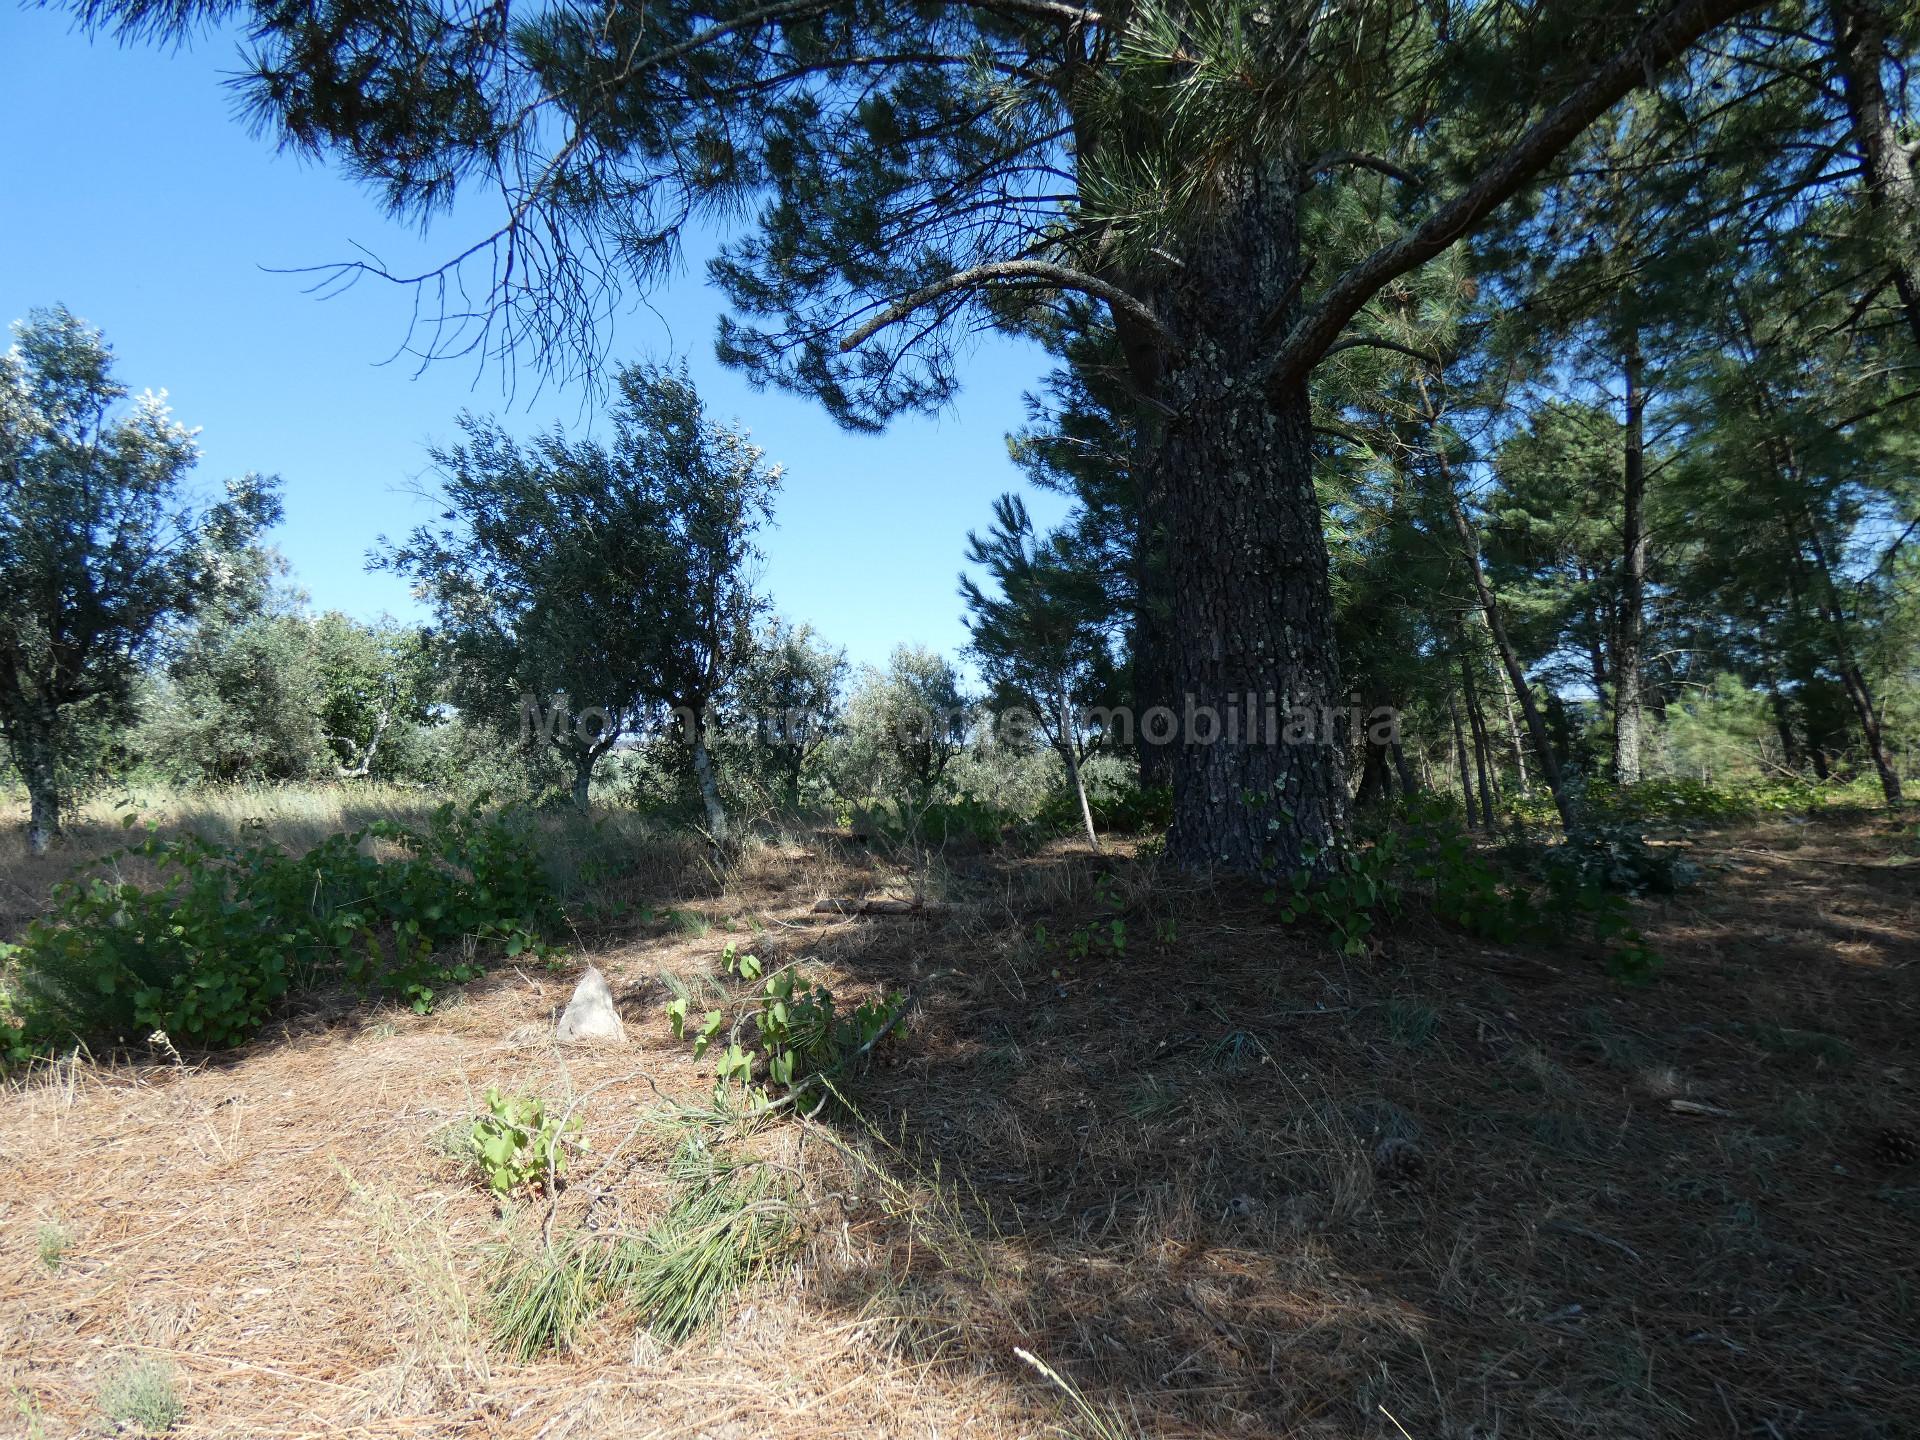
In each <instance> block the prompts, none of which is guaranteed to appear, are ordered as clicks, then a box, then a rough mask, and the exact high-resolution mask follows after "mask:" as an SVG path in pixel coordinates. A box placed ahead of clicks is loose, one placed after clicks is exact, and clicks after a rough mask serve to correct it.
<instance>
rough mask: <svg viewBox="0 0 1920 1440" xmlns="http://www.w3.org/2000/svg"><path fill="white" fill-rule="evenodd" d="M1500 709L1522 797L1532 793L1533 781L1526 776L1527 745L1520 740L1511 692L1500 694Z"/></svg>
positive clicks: (1518, 722)
mask: <svg viewBox="0 0 1920 1440" xmlns="http://www.w3.org/2000/svg"><path fill="white" fill-rule="evenodd" d="M1500 708H1501V709H1502V710H1503V711H1504V712H1505V713H1506V718H1507V744H1508V745H1509V746H1511V747H1512V749H1513V773H1514V776H1515V779H1516V780H1517V782H1518V783H1519V786H1520V793H1521V794H1522V795H1531V794H1532V793H1533V781H1532V780H1531V779H1530V778H1529V777H1528V775H1527V743H1526V741H1524V740H1522V739H1521V738H1520V720H1519V717H1518V716H1516V715H1515V714H1514V710H1513V691H1512V690H1510V689H1508V690H1502V691H1501V692H1500Z"/></svg>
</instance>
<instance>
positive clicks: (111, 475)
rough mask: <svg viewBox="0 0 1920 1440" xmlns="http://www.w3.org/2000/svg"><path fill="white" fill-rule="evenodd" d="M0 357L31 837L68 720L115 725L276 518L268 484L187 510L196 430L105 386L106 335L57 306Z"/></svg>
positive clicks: (43, 828)
mask: <svg viewBox="0 0 1920 1440" xmlns="http://www.w3.org/2000/svg"><path fill="white" fill-rule="evenodd" d="M13 333H14V344H13V346H12V348H11V349H9V350H8V351H7V352H6V353H5V354H4V355H0V731H4V733H5V736H6V741H7V748H8V751H9V752H10V754H11V755H12V757H13V761H14V764H15V765H16V766H17V767H18V769H19V771H20V775H21V778H22V779H23V780H24V781H25V783H26V787H27V792H28V796H29V802H30V810H31V814H30V819H29V821H28V825H27V841H28V844H29V846H30V847H31V848H32V849H33V850H34V851H35V852H36V853H38V852H41V851H44V850H45V849H46V848H47V846H48V845H49V843H51V841H52V839H53V837H54V836H55V835H56V834H57V833H58V832H59V829H60V812H61V804H62V798H63V795H62V791H63V780H64V775H65V772H66V769H67V766H68V763H69V761H70V760H71V758H72V751H73V744H72V742H73V735H74V727H75V724H76V721H77V720H78V719H79V718H81V717H82V716H83V715H84V716H90V717H92V718H96V719H97V718H98V717H100V716H102V715H111V716H113V717H115V718H123V717H124V716H125V714H126V711H127V707H128V704H129V701H130V700H131V698H132V695H133V690H134V684H135V681H136V680H137V679H138V677H139V676H140V674H141V671H142V669H143V668H144V667H145V666H146V665H147V664H148V663H149V661H150V660H151V659H152V658H153V656H154V654H155V651H156V649H157V647H158V646H159V644H160V642H161V639H162V638H163V636H164V635H165V634H166V633H167V632H168V631H169V629H170V628H172V627H177V626H178V625H180V624H181V623H183V622H184V621H185V620H187V619H188V618H190V617H191V616H193V615H194V614H195V613H196V612H198V611H199V610H200V609H201V608H202V607H203V606H205V605H207V604H208V603H209V602H210V601H212V600H214V599H215V598H216V597H218V596H220V595H221V594H223V593H224V592H226V591H228V590H230V589H231V588H232V587H233V586H234V585H235V584H237V583H239V581H240V580H241V578H242V572H243V568H244V567H243V566H242V564H241V563H240V559H239V557H240V556H241V555H242V554H243V552H244V551H245V550H246V549H247V547H248V546H249V545H250V544H251V543H252V541H253V538H254V536H255V535H257V534H258V533H259V532H260V531H261V530H262V529H263V528H264V527H266V526H267V525H270V524H272V523H273V522H274V521H275V520H277V519H278V518H279V514H280V507H279V501H278V499H277V497H276V492H275V483H274V482H273V481H271V480H267V479H263V478H261V477H259V476H253V475H249V476H247V477H246V478H244V479H240V480H233V481H229V482H228V483H227V486H226V495H225V498H223V499H221V500H218V501H215V502H213V503H211V504H196V503H195V502H194V500H193V499H192V497H191V496H190V495H189V493H188V491H187V480H188V477H189V475H190V474H191V472H192V470H193V467H194V465H195V463H196V461H197V460H198V458H199V451H198V448H197V447H196V446H195V444H194V440H193V432H192V431H191V430H189V429H188V428H187V427H186V426H184V425H182V424H180V423H179V422H178V421H176V420H175V419H174V418H173V415H172V412H171V411H170V410H169V409H168V408H167V403H166V396H165V394H164V392H162V393H160V394H155V393H154V392H152V391H146V392H144V393H142V394H141V395H139V396H137V397H132V396H130V394H129V391H128V389H127V387H126V386H125V385H123V384H121V383H120V382H119V381H118V380H117V379H115V378H114V373H113V352H112V351H111V350H110V349H109V348H108V345H107V342H106V339H105V337H104V336H103V335H102V334H101V333H100V332H99V331H98V330H95V329H93V328H91V327H90V326H88V325H86V324H85V323H84V322H82V321H81V320H79V319H76V318H75V317H74V316H73V315H72V314H70V313H68V312H67V311H66V310H64V309H58V308H56V309H52V310H37V311H34V312H33V313H32V314H31V315H30V316H29V317H28V318H27V319H26V320H24V321H22V322H19V323H17V324H16V325H15V326H14V331H13Z"/></svg>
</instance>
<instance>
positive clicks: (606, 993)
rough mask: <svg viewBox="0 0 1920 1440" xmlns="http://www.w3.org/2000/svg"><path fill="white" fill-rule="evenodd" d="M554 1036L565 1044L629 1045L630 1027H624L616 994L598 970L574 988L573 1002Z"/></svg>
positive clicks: (593, 969)
mask: <svg viewBox="0 0 1920 1440" xmlns="http://www.w3.org/2000/svg"><path fill="white" fill-rule="evenodd" d="M553 1035H554V1038H555V1039H556V1040H558V1041H560V1042H561V1043H562V1044H568V1043H589V1044H591V1043H602V1044H614V1045H624V1044H625V1043H626V1040H627V1027H626V1026H625V1025H623V1024H621V1023H620V1012H619V1011H618V1010H616V1009H615V1008H614V1005H613V991H612V990H611V989H610V988H608V985H607V977H606V976H604V975H602V974H601V973H600V971H599V969H598V968H597V967H595V966H592V965H589V966H588V967H587V973H586V974H584V975H582V976H581V977H580V983H579V984H578V985H576V986H574V987H573V998H572V999H571V1000H569V1001H568V1002H567V1008H566V1009H565V1010H563V1011H561V1012H560V1020H559V1022H558V1023H557V1024H556V1025H555V1026H554V1027H553Z"/></svg>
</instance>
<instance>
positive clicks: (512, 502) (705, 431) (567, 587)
mask: <svg viewBox="0 0 1920 1440" xmlns="http://www.w3.org/2000/svg"><path fill="white" fill-rule="evenodd" d="M610 422H611V434H610V436H609V438H608V439H607V440H605V441H604V442H603V441H600V440H596V439H585V440H571V439H569V438H567V436H566V435H564V434H563V433H561V432H560V431H559V430H557V429H556V430H551V431H548V432H546V433H544V434H542V435H539V436H536V437H535V438H534V439H532V440H531V441H528V442H525V443H522V442H519V441H516V440H515V439H513V438H512V437H511V436H509V435H508V434H507V433H506V431H505V430H504V429H502V428H501V426H500V425H499V424H498V423H497V422H496V421H493V420H489V419H482V418H480V417H477V416H473V415H463V416H462V417H461V419H460V422H459V423H460V428H461V431H462V433H463V434H464V436H465V439H464V440H463V441H462V442H460V443H458V444H454V445H450V446H442V447H438V448H436V449H435V450H434V451H433V452H432V455H433V460H434V463H435V465H436V467H437V468H438V471H439V475H440V487H439V491H438V495H437V498H438V500H439V502H440V503H441V504H442V506H443V507H444V508H443V510H442V513H441V523H440V524H439V525H437V526H434V525H428V526H422V527H420V528H419V529H417V530H415V531H414V532H413V534H412V535H411V536H410V537H409V538H408V539H407V540H406V541H405V542H404V543H401V544H389V545H386V546H385V547H384V548H383V549H382V550H381V551H380V552H379V554H378V555H377V558H376V560H375V562H374V563H375V564H376V565H378V566H380V567H382V568H386V569H390V570H394V571H396V572H398V573H400V574H403V575H406V576H409V577H410V578H411V579H412V581H413V583H414V587H415V591H416V593H417V594H418V595H419V596H420V598H421V599H422V600H423V601H425V603H426V604H427V605H428V606H429V607H430V608H431V609H432V611H433V614H434V617H435V624H434V628H433V637H432V638H433V643H434V645H435V647H436V649H437V650H438V652H439V659H440V664H441V665H442V667H443V668H444V671H445V673H446V675H447V678H448V685H449V690H450V696H451V698H452V699H453V701H454V703H455V704H457V705H458V706H459V707H460V708H461V710H462V711H463V712H465V714H466V715H467V716H468V717H469V718H470V719H473V720H476V721H479V722H482V723H490V724H492V725H494V726H497V727H499V728H500V729H503V730H505V729H510V728H511V727H512V726H514V725H516V724H517V725H518V726H519V728H520V733H521V736H522V739H523V740H524V741H526V742H527V743H528V744H529V745H532V746H536V747H539V746H544V747H550V748H551V749H552V750H553V751H555V752H557V753H558V754H559V755H560V756H561V757H562V758H563V759H564V760H565V761H566V763H567V765H568V768H569V770H570V771H571V775H572V790H573V798H574V801H575V803H576V804H577V805H579V806H580V807H581V808H582V809H584V808H585V807H586V805H587V800H588V787H589V784H590V782H591V780H592V777H593V772H594V768H595V767H596V766H597V765H598V764H599V762H600V760H601V759H602V758H603V757H604V756H605V755H606V754H607V753H608V752H609V751H610V750H612V749H613V747H614V746H615V745H616V744H617V743H618V742H619V741H620V740H621V738H622V737H623V736H627V735H630V734H632V733H634V732H636V731H638V730H641V729H655V728H659V727H663V726H665V725H667V724H668V723H670V722H672V723H677V724H678V726H679V733H680V739H681V741H682V746H683V753H684V754H685V756H686V757H687V760H688V762H689V763H690V765H691V767H692V769H693V771H694V774H695V776H696V778H697V780H698V783H699V786H700V790H701V794H702V796H703V798H704V800H705V801H706V805H707V818H708V825H709V829H710V830H711V831H712V832H713V834H714V837H715V838H716V839H717V840H718V839H723V838H724V837H725V833H726V816H725V813H724V810H723V808H722V807H721V805H720V803H719V792H718V789H717V786H716V785H715V784H714V780H713V775H712V763H711V759H710V756H709V753H708V749H707V744H708V735H707V729H708V724H709V711H710V710H711V708H712V707H713V706H714V705H715V704H716V703H717V702H718V701H719V700H720V698H721V697H722V696H723V694H724V693H725V690H726V687H727V685H728V683H729V682H730V680H731V679H732V677H733V675H734V673H735V671H736V670H737V668H738V667H739V665H740V663H741V661H742V659H743V657H744V656H745V655H746V654H747V653H748V650H749V646H750V643H751V639H752V626H753V621H754V618H755V616H756V615H757V614H758V613H759V611H760V609H761V602H760V601H759V600H758V599H757V598H756V596H755V594H754V591H753V567H754V564H755V562H756V561H757V558H758V552H757V551H756V550H755V549H754V546H753V540H752V537H753V534H754V532H755V531H756V530H757V529H758V528H759V527H760V526H761V525H762V524H763V523H764V522H765V520H766V518H767V515H768V507H769V505H770V503H771V499H772V495H773V491H774V489H775V488H776V487H777V485H778V484H779V478H780V472H779V469H778V467H776V466H771V465H769V464H767V463H766V459H765V457H764V455H763V454H762V452H761V451H760V450H759V448H758V447H757V446H755V445H753V444H752V442H751V441H750V440H748V438H747V437H746V435H745V434H744V432H742V431H740V430H738V429H735V428H733V427H731V426H728V425H724V424H720V423H718V422H716V421H714V420H713V419H712V418H710V417H709V416H708V415H707V413H706V410H705V407H704V406H703V405H702V403H701V401H700V397H699V395H698V394H697V393H696V391H695V390H694V387H693V385H692V383H691V382H690V381H689V380H688V379H687V377H686V374H685V372H684V371H674V370H668V369H662V368H659V367H653V366H638V367H631V368H628V369H626V370H623V371H622V372H621V373H620V375H619V378H618V397H617V400H616V402H615V404H614V407H613V410H612V414H611V416H610Z"/></svg>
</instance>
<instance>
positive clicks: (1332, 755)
mask: <svg viewBox="0 0 1920 1440" xmlns="http://www.w3.org/2000/svg"><path fill="white" fill-rule="evenodd" d="M1222 184H1223V186H1227V187H1230V188H1231V190H1232V191H1233V193H1232V194H1231V196H1230V198H1229V199H1228V200H1227V201H1226V202H1225V203H1224V204H1223V206H1222V207H1221V211H1220V213H1219V218H1218V220H1217V222H1216V223H1215V224H1214V225H1212V226H1210V227H1208V229H1206V230H1205V231H1202V232H1200V233H1198V234H1197V235H1195V237H1194V238H1193V239H1192V240H1191V241H1190V242H1189V243H1188V244H1186V245H1185V246H1183V247H1182V253H1181V254H1180V255H1179V256H1178V257H1177V258H1178V261H1179V267H1178V271H1177V279H1176V280H1175V281H1173V282H1170V284H1169V289H1168V293H1167V296H1166V301H1165V308H1166V310H1167V312H1169V318H1170V322H1171V325H1172V328H1173V330H1174V332H1175V333H1176V334H1177V335H1179V336H1180V337H1181V340H1182V342H1183V343H1182V346H1181V348H1180V351H1179V352H1178V353H1177V354H1175V355H1173V356H1172V357H1170V358H1169V359H1168V360H1167V361H1166V363H1165V367H1164V370H1163V372H1162V376H1161V382H1160V386H1159V391H1160V394H1159V399H1160V400H1161V402H1162V404H1163V405H1164V411H1163V414H1164V415H1165V416H1166V417H1167V418H1165V419H1163V420H1162V421H1161V422H1160V433H1159V434H1158V436H1157V438H1156V442H1155V443H1154V444H1153V445H1152V446H1151V447H1150V448H1149V455H1148V460H1147V463H1148V464H1149V465H1150V466H1151V467H1152V473H1151V474H1150V475H1148V476H1147V477H1146V478H1147V480H1148V482H1149V483H1150V485H1153V486H1156V487H1160V488H1161V489H1162V490H1163V493H1164V494H1165V495H1166V505H1167V557H1168V580H1169V582H1170V591H1171V594H1172V599H1173V609H1172V619H1173V649H1174V658H1175V667H1176V668H1175V674H1176V676H1177V678H1178V683H1179V687H1180V689H1181V692H1182V693H1181V696H1180V704H1179V712H1178V718H1179V719H1180V721H1181V725H1182V729H1183V731H1184V733H1183V734H1182V735H1181V743H1180V744H1179V746H1178V747H1177V749H1176V751H1175V754H1174V763H1173V780H1174V795H1173V827H1172V830H1171V831H1170V833H1169V835H1168V841H1167V852H1168V854H1169V856H1170V857H1171V858H1172V859H1173V860H1175V861H1176V862H1177V863H1179V864H1181V865H1183V866H1186V867H1189V868H1194V869H1221V870H1226V871H1232V872H1237V873H1241V874H1264V873H1270V872H1272V871H1274V870H1276V869H1294V868H1297V867H1299V866H1300V865H1302V864H1304V863H1306V861H1307V857H1308V856H1309V855H1312V856H1323V855H1326V854H1328V853H1330V852H1331V850H1332V848H1333V847H1334V845H1335V843H1336V842H1337V841H1338V840H1339V839H1340V837H1341V835H1342V833H1343V831H1344V830H1345V827H1346V810H1347V787H1346V774H1345V771H1346V766H1345V762H1344V755H1345V745H1346V737H1345V735H1344V734H1343V733H1342V732H1343V728H1344V727H1343V726H1341V725H1339V724H1338V723H1328V718H1327V717H1328V713H1329V712H1332V713H1333V714H1334V715H1336V716H1338V715H1341V714H1344V710H1345V705H1344V698H1343V696H1342V693H1341V687H1340V665H1339V658H1338V654H1337V652H1336V649H1335V644H1334V628H1333V594H1332V587H1331V585H1330V582H1329V576H1328V563H1327V547H1326V540H1325V536H1324V534H1323V533H1322V529H1321V517H1320V504H1319V499H1318V497H1317V496H1316V494H1315V491H1314V485H1313V434H1312V429H1311V424H1310V418H1309V413H1308V405H1307V391H1306V386H1305V384H1304V383H1298V384H1295V385H1293V386H1291V387H1289V388H1288V389H1287V390H1286V391H1285V392H1284V393H1283V394H1280V395H1278V396H1272V395H1269V396H1264V397H1263V396H1262V395H1261V394H1260V393H1259V392H1258V391H1257V389H1255V388H1254V387H1250V386H1249V385H1248V384H1247V383H1246V379H1247V376H1248V374H1249V373H1250V371H1251V370H1252V369H1253V368H1254V366H1255V365H1256V364H1257V363H1258V360H1259V357H1260V356H1261V355H1262V354H1263V353H1264V348H1265V344H1266V337H1267V336H1268V335H1269V334H1270V333H1271V332H1272V330H1273V329H1274V327H1273V326H1270V325H1269V324H1267V323H1266V322H1267V320H1268V317H1269V316H1273V315H1276V314H1278V316H1279V325H1280V327H1281V328H1284V326H1285V324H1287V323H1289V322H1290V320H1291V317H1292V315H1293V314H1294V313H1296V312H1297V310H1298V305H1299V301H1298V298H1297V290H1298V282H1299V278H1300V237H1299V228H1298V213H1297V207H1298V204H1299V188H1300V187H1299V174H1298V169H1297V167H1296V166H1294V165H1292V164H1289V163H1274V164H1271V165H1269V166H1267V167H1265V168H1264V169H1261V170H1259V171H1256V172H1243V173H1242V174H1240V175H1238V176H1235V177H1230V178H1228V179H1226V180H1223V182H1222ZM1303 716H1304V717H1305V718H1307V719H1310V721H1311V723H1310V724H1307V725H1290V724H1289V722H1290V721H1291V720H1295V719H1297V718H1301V717H1303ZM1249 730H1251V731H1253V733H1252V734H1251V735H1250V734H1249V733H1248V731H1249Z"/></svg>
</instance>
